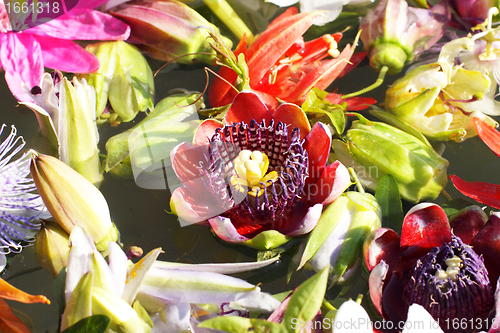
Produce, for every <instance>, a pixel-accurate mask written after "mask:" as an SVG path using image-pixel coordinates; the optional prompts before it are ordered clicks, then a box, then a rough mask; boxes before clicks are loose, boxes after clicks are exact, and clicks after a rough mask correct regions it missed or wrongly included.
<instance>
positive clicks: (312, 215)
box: [284, 204, 323, 237]
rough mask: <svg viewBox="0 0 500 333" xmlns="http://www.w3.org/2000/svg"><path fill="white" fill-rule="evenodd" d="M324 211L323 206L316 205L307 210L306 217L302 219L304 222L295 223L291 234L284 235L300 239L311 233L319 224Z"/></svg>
mask: <svg viewBox="0 0 500 333" xmlns="http://www.w3.org/2000/svg"><path fill="white" fill-rule="evenodd" d="M322 211H323V205H322V204H316V205H314V206H312V207H310V208H309V209H308V210H307V213H306V215H305V216H304V217H303V218H302V221H297V222H296V223H293V228H292V230H291V231H289V232H285V233H284V234H285V235H287V236H291V237H298V236H302V235H305V234H307V233H309V232H310V231H311V230H313V229H314V227H315V226H316V225H317V224H318V221H319V218H320V217H321V212H322ZM294 216H295V215H294Z"/></svg>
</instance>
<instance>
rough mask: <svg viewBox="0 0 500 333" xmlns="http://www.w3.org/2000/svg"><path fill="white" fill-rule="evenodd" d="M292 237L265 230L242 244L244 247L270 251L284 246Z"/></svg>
mask: <svg viewBox="0 0 500 333" xmlns="http://www.w3.org/2000/svg"><path fill="white" fill-rule="evenodd" d="M290 239H292V237H289V236H286V235H283V234H282V233H280V232H279V231H276V230H266V231H263V232H261V233H260V234H258V235H257V236H255V237H254V238H252V239H249V240H247V241H245V242H244V244H245V245H247V246H250V247H252V248H254V249H257V250H272V249H274V248H277V247H279V246H281V245H283V244H286V243H287V242H288V241H289V240H290Z"/></svg>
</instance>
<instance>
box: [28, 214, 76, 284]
mask: <svg viewBox="0 0 500 333" xmlns="http://www.w3.org/2000/svg"><path fill="white" fill-rule="evenodd" d="M35 257H36V259H37V260H38V262H39V263H40V265H41V266H42V267H43V269H45V270H46V271H47V272H49V273H51V274H52V275H53V276H54V277H56V276H57V275H58V274H59V272H60V271H61V269H63V268H65V267H66V266H68V259H69V235H68V233H67V232H66V231H64V230H63V229H62V228H61V227H59V226H58V225H57V224H56V223H52V222H47V221H45V222H43V224H42V226H41V228H40V230H39V231H38V234H37V235H36V241H35Z"/></svg>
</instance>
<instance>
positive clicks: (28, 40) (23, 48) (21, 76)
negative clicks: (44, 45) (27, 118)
mask: <svg viewBox="0 0 500 333" xmlns="http://www.w3.org/2000/svg"><path fill="white" fill-rule="evenodd" d="M0 58H1V59H2V66H3V68H4V70H5V80H6V81H7V85H8V86H9V88H10V91H11V92H12V94H13V95H14V96H15V97H16V98H17V99H18V100H19V101H22V102H32V101H33V99H32V98H31V96H30V95H29V94H28V93H26V92H25V91H24V90H23V86H22V85H23V84H24V85H25V86H26V87H27V88H28V89H31V88H33V87H34V86H37V85H39V84H40V81H41V79H42V75H43V59H42V50H41V48H40V44H39V43H38V41H37V40H36V39H35V38H34V37H33V36H31V35H29V34H25V33H4V34H0Z"/></svg>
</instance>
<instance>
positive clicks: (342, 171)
mask: <svg viewBox="0 0 500 333" xmlns="http://www.w3.org/2000/svg"><path fill="white" fill-rule="evenodd" d="M257 120H258V121H257ZM330 143H331V136H330V131H329V130H328V128H327V127H326V126H325V125H324V124H322V123H316V124H315V125H314V127H313V128H312V129H311V127H310V125H309V122H308V120H307V117H306V115H305V114H304V113H303V111H302V110H301V109H300V108H299V107H298V106H296V105H294V104H288V103H285V104H282V105H280V106H279V107H278V108H277V109H276V111H274V113H271V112H270V111H269V109H268V108H267V107H266V106H265V105H264V103H263V102H262V100H261V99H260V98H259V97H258V96H257V95H256V94H255V93H253V92H242V93H240V94H238V95H237V96H236V98H235V99H234V102H233V104H232V105H231V107H230V109H229V111H228V113H227V115H226V124H225V125H224V124H221V123H219V122H216V121H214V120H206V121H205V122H203V123H202V124H201V125H200V127H199V128H198V130H197V132H196V133H195V144H197V145H195V146H192V145H190V144H188V143H183V144H180V145H178V146H177V147H176V148H174V149H173V150H172V153H171V155H170V156H171V160H172V165H173V168H174V171H175V172H176V174H177V176H178V177H179V179H180V181H181V182H182V183H183V185H184V186H183V187H180V188H178V189H176V190H175V191H174V192H173V194H172V198H171V207H172V209H173V210H174V211H176V212H177V214H178V216H179V217H180V218H181V221H182V220H184V221H187V222H188V223H197V222H201V221H204V220H207V219H208V220H209V222H210V225H211V226H212V228H213V230H214V232H215V233H216V234H217V235H218V236H219V237H220V238H221V239H223V240H225V241H227V242H230V243H244V244H246V245H249V246H252V247H255V248H272V247H276V246H279V245H282V244H283V243H285V242H287V241H288V240H289V239H290V237H295V236H300V235H303V234H306V233H308V232H309V231H311V229H312V228H314V226H315V225H316V223H317V222H318V219H319V217H320V215H321V211H322V208H323V205H324V204H328V203H331V202H332V201H333V200H335V199H336V198H337V197H338V196H339V195H340V194H341V193H342V192H343V191H344V190H345V189H346V188H347V187H348V186H349V184H350V177H349V173H348V171H347V169H346V168H345V167H344V166H343V165H342V164H341V163H340V162H335V163H333V164H330V165H326V162H327V159H328V156H329V151H330Z"/></svg>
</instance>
